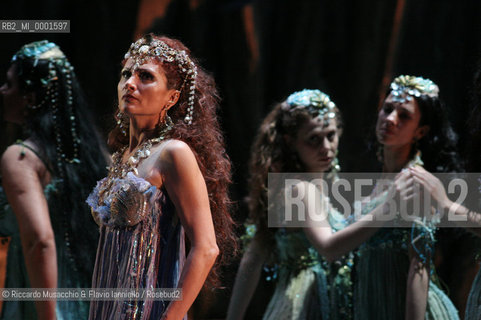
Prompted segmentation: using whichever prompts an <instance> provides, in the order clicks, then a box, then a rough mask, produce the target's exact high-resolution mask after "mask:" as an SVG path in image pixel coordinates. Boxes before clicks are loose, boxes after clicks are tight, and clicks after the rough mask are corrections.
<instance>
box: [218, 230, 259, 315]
mask: <svg viewBox="0 0 481 320" xmlns="http://www.w3.org/2000/svg"><path fill="white" fill-rule="evenodd" d="M267 254H268V253H267V248H266V245H265V243H264V241H263V240H262V238H261V237H259V236H258V235H256V236H254V238H253V239H252V242H251V243H250V244H249V246H248V247H247V251H246V252H245V253H244V255H243V256H242V260H241V263H240V266H239V270H238V271H237V275H236V278H235V283H234V288H233V289H232V296H231V299H230V303H229V309H228V310H227V318H226V319H227V320H236V319H244V315H245V312H246V310H247V307H248V306H249V303H250V301H251V299H252V296H253V295H254V292H255V289H256V287H257V284H258V283H259V279H260V276H261V271H262V266H263V264H264V262H265V261H266V256H267Z"/></svg>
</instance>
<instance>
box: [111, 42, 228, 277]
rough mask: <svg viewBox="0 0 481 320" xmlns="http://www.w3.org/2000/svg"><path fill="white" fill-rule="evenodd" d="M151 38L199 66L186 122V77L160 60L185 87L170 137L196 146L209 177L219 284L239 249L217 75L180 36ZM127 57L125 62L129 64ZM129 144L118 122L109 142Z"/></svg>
mask: <svg viewBox="0 0 481 320" xmlns="http://www.w3.org/2000/svg"><path fill="white" fill-rule="evenodd" d="M144 39H146V40H147V42H148V43H149V42H151V41H152V40H154V39H156V40H160V41H163V42H164V43H166V44H167V45H168V46H170V47H171V48H173V49H175V50H178V51H181V50H184V51H185V52H186V53H187V54H188V56H189V57H190V58H191V60H192V61H193V62H194V63H195V64H196V66H197V77H196V85H195V98H194V113H193V114H194V116H193V120H192V124H186V123H185V122H184V118H185V115H186V113H187V107H188V97H189V90H181V87H182V84H183V82H184V77H183V75H182V73H181V72H180V70H179V67H178V66H177V65H176V64H175V63H169V62H163V61H159V63H160V64H161V66H162V69H163V70H164V72H165V75H166V78H167V87H168V88H169V89H178V90H180V91H181V93H180V97H179V100H178V102H177V104H176V105H175V106H173V107H172V108H170V109H169V116H170V117H171V118H172V121H173V123H174V125H173V128H172V129H171V130H170V131H169V133H168V138H169V139H178V140H181V141H183V142H185V143H187V144H188V145H189V147H190V148H191V149H192V151H193V153H194V155H195V157H196V159H197V163H198V165H199V167H200V171H201V172H202V175H203V177H204V179H205V182H206V185H207V191H208V194H209V203H210V209H211V212H212V219H213V222H214V229H215V234H216V240H217V246H218V247H219V252H220V253H219V256H218V258H217V263H216V264H215V265H214V267H213V268H212V270H211V272H210V274H209V277H208V279H207V284H209V285H211V286H215V285H217V284H218V283H219V281H218V280H219V269H220V267H221V266H222V265H224V264H226V262H227V258H228V257H229V256H232V255H235V254H236V252H237V240H236V237H235V233H234V230H233V228H234V221H233V220H232V218H231V215H230V209H231V206H232V202H231V200H230V198H229V195H228V188H229V184H230V183H231V162H230V160H229V157H228V155H227V153H226V150H225V147H224V137H223V135H222V132H221V130H220V126H219V122H218V121H217V115H216V111H217V108H218V107H219V95H218V92H217V89H216V85H215V82H214V78H213V77H212V76H211V75H210V74H208V73H207V72H206V71H205V70H203V69H202V68H201V67H200V66H199V64H198V63H197V61H196V60H195V59H194V58H193V57H192V56H191V54H190V50H189V49H188V48H187V47H185V45H184V44H183V43H182V42H180V41H179V40H176V39H171V38H168V37H165V36H155V35H153V34H148V35H146V36H144ZM125 62H126V61H125V60H124V61H123V62H122V64H125ZM127 144H128V137H126V136H124V135H123V134H122V133H121V130H120V128H119V126H116V127H115V128H114V129H113V130H112V131H111V132H110V134H109V145H110V147H111V148H112V149H113V150H118V149H119V148H121V147H123V146H125V145H127Z"/></svg>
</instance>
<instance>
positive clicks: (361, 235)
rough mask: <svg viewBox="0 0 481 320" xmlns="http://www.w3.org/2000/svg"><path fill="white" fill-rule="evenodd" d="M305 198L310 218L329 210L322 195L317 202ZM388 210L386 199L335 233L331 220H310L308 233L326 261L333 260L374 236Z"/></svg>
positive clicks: (401, 175)
mask: <svg viewBox="0 0 481 320" xmlns="http://www.w3.org/2000/svg"><path fill="white" fill-rule="evenodd" d="M405 177H406V175H405V174H404V173H402V174H400V175H398V177H397V178H396V181H395V184H394V187H396V188H397V185H398V184H399V183H400V182H402V181H403V180H402V179H404V178H405ZM302 184H304V185H303V188H309V187H310V186H309V183H308V182H302ZM308 194H309V193H308ZM303 201H304V207H305V208H306V210H307V211H308V212H307V214H306V217H311V216H319V213H320V212H322V211H324V210H326V206H325V205H323V204H322V201H323V200H322V198H321V197H316V199H315V201H309V197H304V199H303ZM328 210H329V209H328ZM387 210H389V206H388V205H387V203H386V202H382V203H380V204H379V205H378V206H377V207H375V208H374V209H373V210H372V211H371V212H369V213H367V214H366V215H363V216H362V217H361V218H359V219H358V220H357V221H356V222H354V223H352V224H350V225H348V226H346V227H345V228H344V229H341V230H339V231H337V232H335V233H333V232H332V228H331V226H330V224H329V222H328V221H327V219H323V220H322V221H317V222H312V221H310V220H308V221H307V226H308V227H306V228H304V232H305V233H306V236H307V238H308V239H309V241H310V242H311V244H312V245H313V246H314V248H315V249H316V250H317V251H318V252H319V253H320V254H321V255H322V256H323V257H324V258H326V260H328V261H330V262H332V261H335V260H337V259H339V258H341V257H342V256H343V255H345V254H347V253H348V252H350V251H352V250H354V249H356V248H357V247H359V246H360V245H361V244H362V243H363V242H365V241H367V240H368V239H369V238H370V237H372V236H373V235H374V234H375V233H376V232H377V230H378V229H379V223H380V222H379V221H380V219H379V218H380V217H381V216H383V215H385V214H386V211H387ZM321 216H323V217H327V216H328V213H326V212H323V213H322V214H321Z"/></svg>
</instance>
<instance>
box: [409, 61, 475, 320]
mask: <svg viewBox="0 0 481 320" xmlns="http://www.w3.org/2000/svg"><path fill="white" fill-rule="evenodd" d="M472 104H473V106H472V110H471V115H470V118H469V120H468V128H469V133H470V135H471V138H470V143H469V144H468V146H469V150H468V161H467V168H468V170H469V171H470V172H479V169H480V156H479V148H478V146H479V144H480V142H481V130H480V124H481V112H480V108H481V67H479V68H478V69H477V71H476V73H475V76H474V86H473V98H472ZM412 174H413V176H414V177H415V181H416V182H417V183H419V184H421V185H423V186H424V187H425V189H426V190H428V191H429V192H430V194H431V196H432V197H433V198H434V199H435V200H436V203H437V204H438V208H439V210H443V211H444V212H448V211H449V210H451V211H452V212H453V213H454V214H455V215H456V216H457V218H458V219H459V221H465V222H464V223H463V225H464V226H465V227H469V228H468V229H469V231H471V232H472V233H473V234H475V235H477V236H478V237H479V236H481V213H480V209H479V207H477V208H476V207H466V206H465V205H464V204H462V203H457V202H454V201H452V200H450V199H449V198H448V196H447V194H446V191H445V189H444V186H443V184H442V183H441V182H440V180H439V179H438V178H436V177H435V176H433V175H432V174H431V173H430V172H428V171H426V170H423V169H422V168H418V169H416V170H412ZM478 181H479V178H478ZM476 189H478V190H479V188H476ZM469 196H470V197H472V199H473V200H475V201H476V200H477V198H479V194H478V195H475V194H472V193H471V194H469ZM448 222H449V221H448ZM453 226H456V222H454V223H453ZM477 251H478V252H477V255H476V256H478V257H479V256H480V254H479V248H478V249H477ZM480 315H481V272H478V274H477V275H476V278H475V279H474V281H473V283H472V285H471V290H470V292H469V296H468V300H467V303H466V310H465V314H464V319H466V320H477V319H479V317H480Z"/></svg>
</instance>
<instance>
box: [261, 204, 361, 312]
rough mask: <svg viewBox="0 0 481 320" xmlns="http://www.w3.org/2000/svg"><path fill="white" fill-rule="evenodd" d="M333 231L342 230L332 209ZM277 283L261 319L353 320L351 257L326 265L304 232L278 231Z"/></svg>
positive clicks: (337, 216) (339, 219)
mask: <svg viewBox="0 0 481 320" xmlns="http://www.w3.org/2000/svg"><path fill="white" fill-rule="evenodd" d="M329 222H330V224H331V227H332V229H333V232H335V231H337V230H339V229H341V228H343V227H344V225H345V224H344V219H343V217H342V216H341V215H340V214H339V213H338V212H337V211H335V210H333V209H332V210H331V211H330V214H329ZM275 241H276V248H277V252H276V255H277V259H278V264H277V271H276V272H277V276H276V278H277V284H276V288H275V291H274V294H273V296H272V298H271V300H270V302H269V305H268V306H267V309H266V311H265V313H264V317H263V319H276V320H279V319H346V320H348V319H352V289H351V288H352V283H351V269H352V260H353V259H352V255H351V254H349V255H347V256H346V257H345V258H343V259H341V260H339V261H336V262H335V263H328V262H327V261H326V260H325V259H324V258H322V256H320V255H319V254H318V253H317V251H316V250H315V249H314V248H313V247H312V246H311V244H310V243H309V241H308V239H307V238H306V235H305V233H304V231H302V230H296V231H290V230H289V229H279V230H278V231H277V232H276V234H275Z"/></svg>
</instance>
